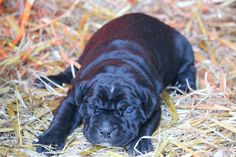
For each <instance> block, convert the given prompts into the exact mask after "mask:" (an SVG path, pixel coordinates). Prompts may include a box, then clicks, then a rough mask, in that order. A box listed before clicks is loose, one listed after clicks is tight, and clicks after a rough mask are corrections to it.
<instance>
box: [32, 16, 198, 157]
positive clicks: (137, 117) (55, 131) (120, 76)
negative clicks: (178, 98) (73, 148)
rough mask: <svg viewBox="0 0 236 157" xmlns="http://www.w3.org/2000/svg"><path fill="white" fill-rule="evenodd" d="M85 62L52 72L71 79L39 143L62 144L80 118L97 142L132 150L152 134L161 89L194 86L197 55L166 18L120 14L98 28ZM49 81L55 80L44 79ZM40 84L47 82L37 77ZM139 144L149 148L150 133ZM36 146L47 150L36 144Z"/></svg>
mask: <svg viewBox="0 0 236 157" xmlns="http://www.w3.org/2000/svg"><path fill="white" fill-rule="evenodd" d="M78 63H79V64H80V65H81V68H80V69H79V70H78V69H77V70H76V77H75V78H74V79H73V78H72V73H71V70H70V68H67V69H66V70H65V71H64V72H62V73H60V74H58V75H54V76H49V79H51V80H52V81H53V82H55V83H57V84H60V85H61V84H63V83H72V88H71V89H70V90H69V91H68V94H67V96H66V97H65V98H64V100H63V101H62V102H61V104H60V106H59V107H58V109H57V111H56V113H55V116H54V118H53V120H52V122H51V124H50V126H49V128H48V129H47V130H46V131H45V132H44V133H43V134H42V135H41V136H39V137H38V142H37V143H38V144H45V145H54V146H56V149H62V148H63V146H64V143H65V139H66V137H67V136H68V135H69V134H70V133H71V132H72V131H73V130H74V129H75V128H76V127H77V126H78V125H80V124H81V123H84V129H83V133H84V136H85V137H86V139H87V140H88V141H89V142H91V143H93V144H98V145H105V146H119V147H120V146H121V147H125V148H126V149H127V150H128V152H129V153H131V154H133V153H134V146H135V144H136V142H137V141H138V140H139V139H140V138H141V137H142V136H151V135H152V133H153V132H154V131H155V129H156V128H157V126H158V124H159V121H160V117H161V109H160V101H161V100H160V93H161V92H162V90H163V89H164V88H165V87H166V86H168V85H177V86H179V88H180V89H181V90H183V91H188V89H189V88H188V87H190V88H192V89H196V85H195V73H196V69H195V67H194V55H193V51H192V47H191V45H190V43H189V42H188V41H187V39H186V38H185V37H184V36H183V35H181V34H180V33H179V32H177V31H176V30H175V29H173V28H171V27H170V26H168V25H166V24H164V23H163V22H161V21H159V20H157V19H155V18H153V17H150V16H148V15H145V14H142V13H131V14H127V15H124V16H121V17H118V18H116V19H114V20H112V21H110V22H108V23H107V24H105V25H104V26H103V27H102V28H100V29H99V30H98V31H97V32H96V33H95V34H94V35H93V36H92V37H91V39H90V40H89V41H88V43H87V45H86V47H85V50H84V52H83V54H82V56H81V57H80V58H79V59H78ZM43 81H44V82H47V83H48V84H50V85H51V86H53V84H52V83H50V82H49V81H47V80H46V79H43ZM35 82H36V84H37V86H38V87H39V88H40V87H42V88H43V87H44V83H43V82H42V81H41V80H39V79H37V80H36V81H35ZM137 149H138V150H139V151H140V152H142V153H145V152H150V151H152V150H153V146H152V143H151V140H150V139H143V140H141V141H140V142H139V144H138V146H137ZM36 151H37V152H44V151H46V150H45V149H44V148H43V147H41V146H37V147H36Z"/></svg>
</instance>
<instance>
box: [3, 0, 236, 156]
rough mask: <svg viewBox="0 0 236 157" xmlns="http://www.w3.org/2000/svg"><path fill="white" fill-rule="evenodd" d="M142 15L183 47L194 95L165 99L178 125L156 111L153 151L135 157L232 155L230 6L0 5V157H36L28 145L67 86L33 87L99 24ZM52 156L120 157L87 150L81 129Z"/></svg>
mask: <svg viewBox="0 0 236 157" xmlns="http://www.w3.org/2000/svg"><path fill="white" fill-rule="evenodd" d="M137 11H139V12H145V13H148V14H150V15H152V16H155V17H157V18H159V19H161V20H162V21H164V22H165V23H167V24H169V25H171V26H173V27H175V28H176V29H177V30H179V31H181V32H182V33H183V34H185V36H187V38H188V39H189V40H190V41H191V43H192V45H193V48H194V51H195V57H196V58H195V59H196V66H197V69H198V74H197V83H198V88H199V90H197V91H194V92H192V93H190V94H184V95H176V94H175V93H172V94H171V98H172V100H173V102H174V103H175V105H176V106H177V113H178V117H179V121H178V122H174V121H173V120H171V115H172V114H174V113H171V112H169V111H168V109H167V108H166V106H165V105H163V107H162V109H163V115H162V120H161V124H160V126H159V128H158V129H157V130H156V132H155V133H154V134H153V136H152V137H148V138H152V139H153V144H154V148H155V150H154V152H151V153H149V154H146V155H143V156H155V157H157V156H169V157H175V156H184V157H190V156H199V157H204V156H214V157H225V156H232V157H233V156H236V17H235V15H236V1H235V0H211V1H207V0H196V1H195V0H191V1H184V0H168V1H159V2H158V1H155V0H142V1H141V0H140V1H138V0H119V1H109V0H103V1H101V0H90V1H85V0H84V1H83V0H55V1H52V0H50V1H48V0H37V1H34V0H28V1H26V0H15V1H7V0H0V60H1V62H0V156H19V157H25V156H41V155H40V154H37V153H36V152H35V151H34V146H33V145H32V144H31V143H32V140H33V139H35V138H36V136H38V135H40V134H41V133H42V132H43V130H45V129H46V128H47V126H48V125H49V123H50V121H51V119H52V117H53V114H52V112H53V111H54V110H55V108H56V107H57V105H58V104H59V102H60V100H61V99H62V98H63V96H65V94H66V91H67V89H68V88H69V86H63V87H59V88H57V89H52V88H48V89H46V90H39V89H36V88H34V87H33V80H34V79H35V78H36V77H39V76H46V75H48V74H56V73H58V72H60V71H62V70H63V69H64V68H65V67H66V66H68V64H73V63H74V61H73V60H75V59H76V58H77V57H78V56H79V55H80V54H81V52H82V50H83V48H84V45H85V43H86V41H87V40H88V39H89V37H90V36H91V35H92V34H93V32H94V31H96V30H97V29H98V28H99V27H101V26H102V25H103V24H104V23H105V22H106V21H108V20H110V19H112V18H114V17H117V16H120V15H122V14H124V13H127V12H137ZM56 153H57V154H59V156H113V157H121V156H128V155H127V153H126V152H125V151H124V150H123V149H122V148H113V149H110V148H104V147H95V146H93V145H91V144H90V143H88V142H87V141H86V139H85V138H84V137H83V134H82V132H81V128H78V129H76V130H75V131H74V132H73V134H72V135H70V136H69V138H68V139H67V143H66V146H65V148H64V149H63V150H62V152H56Z"/></svg>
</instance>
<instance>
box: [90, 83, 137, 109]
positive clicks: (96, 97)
mask: <svg viewBox="0 0 236 157" xmlns="http://www.w3.org/2000/svg"><path fill="white" fill-rule="evenodd" d="M90 92H91V95H90V96H89V97H88V100H89V101H98V102H99V103H100V104H103V105H104V104H109V105H111V104H113V105H115V106H116V107H118V106H117V105H120V104H122V103H133V102H134V101H137V100H135V99H136V94H135V92H134V90H133V89H132V88H131V87H129V86H125V85H123V86H122V85H120V84H116V85H114V84H112V85H105V84H99V85H95V86H94V87H93V88H92V89H91V91H90Z"/></svg>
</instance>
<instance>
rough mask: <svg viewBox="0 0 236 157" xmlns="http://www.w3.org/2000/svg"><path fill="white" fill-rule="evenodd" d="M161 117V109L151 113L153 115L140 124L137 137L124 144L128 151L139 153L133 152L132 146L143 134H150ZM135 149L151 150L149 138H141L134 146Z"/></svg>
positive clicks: (141, 150) (132, 153)
mask: <svg viewBox="0 0 236 157" xmlns="http://www.w3.org/2000/svg"><path fill="white" fill-rule="evenodd" d="M160 118H161V110H159V111H156V112H154V113H153V116H152V117H151V118H150V119H149V120H148V121H147V122H146V123H145V124H144V125H143V126H142V130H140V132H139V135H138V137H137V138H136V139H135V140H134V141H132V142H131V143H129V144H128V145H127V146H126V149H127V150H128V153H129V154H131V155H140V154H139V153H138V152H135V150H134V147H135V145H136V143H137V141H138V140H139V139H140V138H141V137H143V136H151V135H152V134H153V132H154V131H155V130H156V128H157V126H158V124H159V121H160ZM136 149H137V150H139V152H141V153H148V152H150V151H152V150H153V146H152V142H151V139H141V140H140V141H139V143H138V145H137V147H136Z"/></svg>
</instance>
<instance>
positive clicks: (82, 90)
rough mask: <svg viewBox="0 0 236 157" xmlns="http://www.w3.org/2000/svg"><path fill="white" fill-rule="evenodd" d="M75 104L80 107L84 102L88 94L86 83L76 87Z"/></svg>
mask: <svg viewBox="0 0 236 157" xmlns="http://www.w3.org/2000/svg"><path fill="white" fill-rule="evenodd" d="M74 90H75V102H76V105H80V104H81V103H82V102H83V99H84V97H85V95H86V92H87V84H86V82H80V83H78V84H77V85H76V86H75V89H74Z"/></svg>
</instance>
